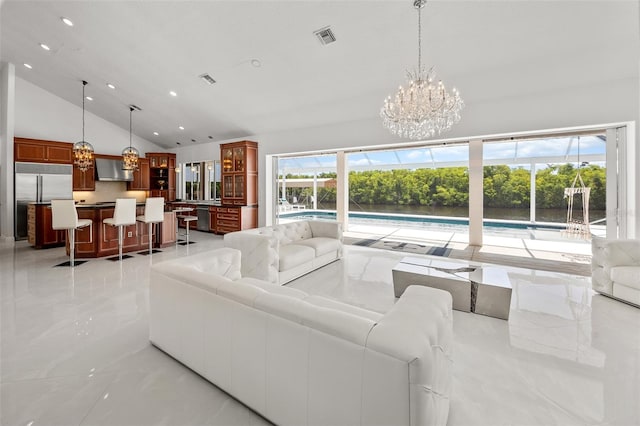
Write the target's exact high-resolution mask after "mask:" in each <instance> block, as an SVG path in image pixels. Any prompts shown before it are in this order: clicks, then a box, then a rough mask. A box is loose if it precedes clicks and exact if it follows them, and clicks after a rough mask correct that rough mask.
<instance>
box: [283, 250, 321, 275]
mask: <svg viewBox="0 0 640 426" xmlns="http://www.w3.org/2000/svg"><path fill="white" fill-rule="evenodd" d="M315 257H316V251H315V250H314V249H312V248H311V247H305V246H301V245H298V244H286V245H283V246H280V264H279V270H280V271H286V270H288V269H291V268H295V267H296V266H298V265H302V264H303V263H305V262H311V261H313V259H314V258H315Z"/></svg>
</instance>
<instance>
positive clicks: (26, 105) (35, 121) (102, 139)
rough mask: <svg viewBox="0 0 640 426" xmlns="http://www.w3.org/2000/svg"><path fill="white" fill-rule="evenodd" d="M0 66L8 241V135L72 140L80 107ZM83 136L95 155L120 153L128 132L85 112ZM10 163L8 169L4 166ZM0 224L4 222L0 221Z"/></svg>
mask: <svg viewBox="0 0 640 426" xmlns="http://www.w3.org/2000/svg"><path fill="white" fill-rule="evenodd" d="M10 67H13V65H12V64H2V74H1V81H0V83H1V86H0V87H1V88H2V90H0V99H1V100H2V102H1V103H2V116H3V117H4V118H5V119H4V120H3V122H2V135H3V136H2V138H1V139H0V144H1V147H2V149H1V150H0V153H1V154H0V173H2V179H1V180H0V186H1V187H0V196H1V197H2V198H3V200H5V199H6V202H4V201H3V202H0V221H1V222H0V225H2V226H1V227H0V236H1V237H2V238H3V239H9V240H12V239H13V221H14V218H13V216H14V215H13V208H14V205H13V167H12V166H13V136H14V135H15V136H16V137H25V138H33V139H45V140H56V141H61V142H77V141H79V140H80V139H82V108H81V107H77V106H75V105H73V104H72V103H70V102H67V101H66V100H64V99H61V98H59V97H57V96H55V95H53V94H52V93H50V92H47V91H46V90H43V89H41V88H40V87H38V86H35V85H33V84H31V83H29V82H27V81H25V80H23V79H21V78H19V77H15V83H14V75H13V73H12V72H11V73H9V72H8V70H9V69H10ZM85 138H86V140H87V141H88V142H90V143H91V144H92V145H93V147H94V149H95V151H96V153H98V154H110V155H120V154H121V153H122V149H123V148H124V147H125V146H127V145H128V144H129V130H128V129H123V128H120V127H118V126H116V125H115V124H112V123H110V122H108V121H105V120H103V119H102V118H99V117H97V116H95V115H93V114H91V113H90V112H86V111H85ZM132 142H133V145H134V146H135V147H136V148H137V149H138V150H139V151H140V153H142V154H143V155H144V153H145V152H158V151H160V152H162V151H166V150H165V149H164V148H162V147H160V146H158V145H155V144H153V143H151V142H149V141H147V140H145V139H142V138H139V137H137V136H135V135H134V136H133V139H132ZM9 165H10V166H11V167H8V166H9ZM5 222H6V223H5Z"/></svg>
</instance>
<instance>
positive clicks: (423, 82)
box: [380, 0, 464, 139]
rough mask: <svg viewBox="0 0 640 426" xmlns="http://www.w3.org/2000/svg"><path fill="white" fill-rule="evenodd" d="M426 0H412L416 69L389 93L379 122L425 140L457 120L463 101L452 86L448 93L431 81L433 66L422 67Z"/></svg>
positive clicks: (402, 134) (403, 133)
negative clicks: (415, 22)
mask: <svg viewBox="0 0 640 426" xmlns="http://www.w3.org/2000/svg"><path fill="white" fill-rule="evenodd" d="M426 3H427V1H426V0H414V2H413V6H414V7H415V8H416V9H417V10H418V68H417V70H416V71H414V72H407V76H408V79H409V86H408V87H407V88H406V89H405V88H404V87H402V86H400V88H399V89H398V92H397V93H396V95H395V97H394V98H393V99H392V98H391V96H388V97H387V98H386V99H385V101H384V106H383V107H382V109H381V110H380V116H381V117H382V124H383V125H384V126H385V127H386V128H387V129H389V130H390V131H391V132H392V133H394V134H396V135H398V136H401V137H407V138H409V139H426V138H428V137H431V136H433V135H435V134H436V133H437V134H440V133H443V132H446V131H447V130H449V129H451V126H453V125H454V124H455V123H457V122H458V121H460V110H461V109H462V108H463V107H464V102H463V101H462V98H461V97H460V93H458V90H456V89H455V88H454V89H453V90H452V91H451V92H448V91H447V89H446V87H445V85H444V83H442V81H438V83H434V80H435V72H434V70H433V68H431V69H429V70H428V71H426V72H425V69H424V68H422V20H421V15H422V8H423V7H424V5H425V4H426Z"/></svg>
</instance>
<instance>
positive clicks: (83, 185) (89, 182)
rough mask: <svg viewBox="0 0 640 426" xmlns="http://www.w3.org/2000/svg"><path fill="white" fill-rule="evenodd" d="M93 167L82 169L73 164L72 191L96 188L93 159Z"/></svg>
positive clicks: (93, 189)
mask: <svg viewBox="0 0 640 426" xmlns="http://www.w3.org/2000/svg"><path fill="white" fill-rule="evenodd" d="M93 163H94V165H93V167H90V168H89V169H88V170H86V171H84V172H83V171H82V170H80V169H79V168H78V166H76V165H74V166H73V190H74V191H95V190H96V168H95V160H93Z"/></svg>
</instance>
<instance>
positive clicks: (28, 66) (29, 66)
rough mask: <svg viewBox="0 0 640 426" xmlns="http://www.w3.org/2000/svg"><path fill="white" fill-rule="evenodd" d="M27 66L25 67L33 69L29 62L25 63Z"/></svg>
mask: <svg viewBox="0 0 640 426" xmlns="http://www.w3.org/2000/svg"><path fill="white" fill-rule="evenodd" d="M23 65H24V66H25V68H29V69H33V67H32V66H31V65H29V64H23Z"/></svg>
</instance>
